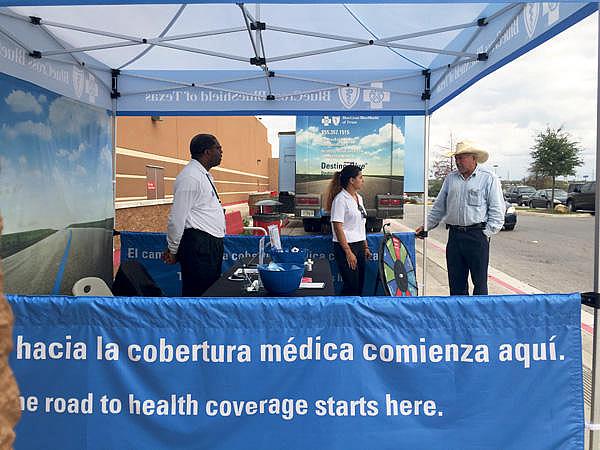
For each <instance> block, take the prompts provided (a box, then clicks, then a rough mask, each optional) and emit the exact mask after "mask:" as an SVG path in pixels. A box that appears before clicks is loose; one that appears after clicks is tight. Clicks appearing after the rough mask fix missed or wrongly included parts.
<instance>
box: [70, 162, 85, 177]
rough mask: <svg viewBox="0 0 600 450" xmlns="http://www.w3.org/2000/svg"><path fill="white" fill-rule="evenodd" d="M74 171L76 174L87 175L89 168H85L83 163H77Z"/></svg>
mask: <svg viewBox="0 0 600 450" xmlns="http://www.w3.org/2000/svg"><path fill="white" fill-rule="evenodd" d="M73 173H74V174H75V175H79V176H82V177H84V176H86V175H87V170H85V168H84V167H83V166H82V165H81V164H77V166H75V170H73Z"/></svg>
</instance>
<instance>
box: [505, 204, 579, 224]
mask: <svg viewBox="0 0 600 450" xmlns="http://www.w3.org/2000/svg"><path fill="white" fill-rule="evenodd" d="M540 209H541V208H540ZM516 210H517V216H519V215H523V216H545V217H559V218H561V219H575V218H577V217H590V213H570V214H550V213H544V212H533V211H527V210H525V209H519V208H516ZM517 223H518V222H517Z"/></svg>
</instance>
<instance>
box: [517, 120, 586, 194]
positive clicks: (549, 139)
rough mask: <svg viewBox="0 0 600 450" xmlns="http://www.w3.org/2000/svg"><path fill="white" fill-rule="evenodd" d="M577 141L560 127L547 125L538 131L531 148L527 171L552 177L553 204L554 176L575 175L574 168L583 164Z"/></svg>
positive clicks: (536, 175) (535, 174) (537, 175)
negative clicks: (529, 163)
mask: <svg viewBox="0 0 600 450" xmlns="http://www.w3.org/2000/svg"><path fill="white" fill-rule="evenodd" d="M580 154H581V148H580V147H579V142H576V141H573V140H571V135H570V134H569V133H567V132H566V131H564V130H563V129H562V127H559V128H557V129H554V128H552V127H550V126H547V127H546V129H545V130H544V131H540V132H538V134H537V136H536V137H535V143H534V145H533V147H532V148H531V153H530V155H531V159H532V160H533V161H532V162H531V166H530V167H529V172H530V173H531V174H533V175H534V176H535V177H539V176H542V177H545V176H546V177H551V178H552V200H551V203H550V204H551V205H554V188H555V187H556V177H558V176H561V175H563V176H568V175H575V168H576V167H579V166H581V165H583V159H582V158H581V155H580Z"/></svg>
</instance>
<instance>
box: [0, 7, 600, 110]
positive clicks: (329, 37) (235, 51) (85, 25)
mask: <svg viewBox="0 0 600 450" xmlns="http://www.w3.org/2000/svg"><path fill="white" fill-rule="evenodd" d="M83 3H87V2H80V1H62V2H61V1H43V0H41V1H26V2H15V1H5V0H0V5H13V6H11V7H10V8H0V60H2V59H5V60H6V62H7V63H8V64H7V67H8V68H7V71H6V72H7V73H8V74H9V75H13V76H17V77H19V78H23V79H26V80H27V81H31V82H34V83H36V84H40V85H42V86H44V87H47V88H48V89H51V90H54V91H56V92H59V93H61V94H63V95H68V96H71V97H74V98H78V99H80V100H83V101H87V102H89V103H92V104H97V105H99V106H103V107H110V106H111V99H110V96H111V93H113V97H116V109H117V111H118V113H119V114H215V113H227V114H256V113H278V114H284V113H304V114H309V113H320V112H324V111H327V112H332V111H338V112H344V113H352V114H354V113H366V112H369V113H377V114H397V113H402V114H424V113H425V112H426V111H428V112H431V111H433V110H435V109H437V108H439V107H440V106H441V105H442V104H444V103H445V102H447V101H448V100H449V99H451V98H452V97H453V96H455V95H457V94H458V93H459V92H461V91H462V90H463V89H465V88H466V87H468V86H469V85H471V84H473V83H474V82H475V81H477V80H478V79H480V78H481V77H483V76H485V75H486V74H488V73H490V72H492V71H493V70H495V69H497V68H499V67H501V66H502V65H504V64H506V63H507V62H509V61H510V60H512V59H514V58H516V57H518V56H519V55H520V54H522V53H524V52H526V51H528V50H529V49H531V48H533V47H535V46H536V45H539V44H540V43H542V42H544V41H545V40H547V39H549V38H550V37H552V36H553V35H555V34H556V33H558V32H560V31H562V30H563V29H565V28H566V27H568V26H570V25H572V24H574V23H576V22H577V21H579V20H581V19H582V18H584V17H585V16H587V15H589V14H591V13H592V12H593V11H595V10H596V8H597V4H596V3H572V2H563V3H543V4H540V3H530V4H522V3H511V4H507V3H494V2H492V3H485V4H483V3H452V2H440V3H412V4H407V3H403V2H393V3H392V2H390V3H386V2H383V3H382V2H378V3H367V2H364V1H363V2H361V3H360V4H358V3H352V2H344V3H335V2H333V3H332V2H329V3H328V4H321V3H320V2H311V3H310V4H308V3H297V2H294V3H287V4H280V3H279V2H266V3H264V2H263V3H261V4H235V3H232V2H221V3H218V2H217V3H210V4H209V3H194V2H183V3H182V2H177V3H170V2H165V1H161V2H154V1H142V2H140V1H138V2H136V3H137V4H134V3H133V2H127V1H118V2H115V1H96V3H99V5H95V6H90V5H87V4H86V5H84V4H83ZM139 3H144V5H140V4H139ZM100 4H101V5H100ZM23 5H27V6H23ZM47 5H60V6H47ZM65 5H70V6H65Z"/></svg>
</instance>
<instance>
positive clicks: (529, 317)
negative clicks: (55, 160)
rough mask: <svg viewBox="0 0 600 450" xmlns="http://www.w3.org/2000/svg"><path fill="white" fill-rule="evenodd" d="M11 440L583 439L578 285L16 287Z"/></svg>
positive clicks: (423, 443) (282, 443)
mask: <svg viewBox="0 0 600 450" xmlns="http://www.w3.org/2000/svg"><path fill="white" fill-rule="evenodd" d="M9 302H10V304H11V305H12V308H13V311H14V314H15V326H14V336H15V342H14V346H15V350H14V351H13V353H12V355H11V365H12V368H13V370H14V372H15V374H16V378H17V381H18V383H19V387H20V390H21V396H22V409H23V412H22V418H21V421H20V422H19V425H18V427H17V430H16V431H17V441H16V445H15V448H16V449H17V450H19V449H39V448H57V449H61V450H69V449H77V450H80V449H82V448H86V449H90V450H95V449H109V448H110V449H115V448H126V449H153V450H157V449H169V450H177V449H186V450H187V449H192V448H194V449H211V450H239V449H286V450H296V449H297V450H300V449H309V448H314V449H321V448H327V449H343V450H354V449H357V450H364V449H378V450H386V449H390V450H391V449H394V450H396V449H399V448H403V449H427V450H437V449H440V450H442V449H443V450H448V449H460V450H470V449H473V450H475V449H476V450H482V449H502V450H510V449H515V450H523V449H558V448H560V449H565V450H567V449H582V448H583V429H584V426H583V424H584V417H583V386H582V360H581V335H580V327H579V322H580V298H579V295H578V294H570V295H532V296H489V297H470V298H466V297H447V298H443V297H438V298H435V297H418V298H414V299H412V300H411V301H409V302H407V301H398V299H396V298H388V297H380V298H376V297H365V298H359V297H312V298H311V297H304V298H294V299H290V298H288V299H282V298H223V299H181V298H178V299H176V298H163V299H160V298H154V299H149V298H97V297H82V298H77V299H73V298H68V297H24V296H10V297H9Z"/></svg>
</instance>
